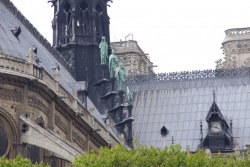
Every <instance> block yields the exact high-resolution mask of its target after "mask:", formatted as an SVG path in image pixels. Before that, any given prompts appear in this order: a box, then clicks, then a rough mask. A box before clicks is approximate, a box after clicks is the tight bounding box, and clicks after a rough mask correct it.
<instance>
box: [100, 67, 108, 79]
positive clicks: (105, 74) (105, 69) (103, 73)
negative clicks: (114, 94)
mask: <svg viewBox="0 0 250 167" xmlns="http://www.w3.org/2000/svg"><path fill="white" fill-rule="evenodd" d="M103 78H109V67H108V65H107V64H101V79H103Z"/></svg>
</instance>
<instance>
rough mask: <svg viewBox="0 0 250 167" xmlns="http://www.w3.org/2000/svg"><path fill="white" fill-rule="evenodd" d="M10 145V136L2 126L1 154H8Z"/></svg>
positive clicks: (0, 132) (0, 138)
mask: <svg viewBox="0 0 250 167" xmlns="http://www.w3.org/2000/svg"><path fill="white" fill-rule="evenodd" d="M8 146H9V142H8V136H7V134H6V133H5V131H4V130H3V129H2V128H1V127H0V156H4V155H6V153H7V150H8Z"/></svg>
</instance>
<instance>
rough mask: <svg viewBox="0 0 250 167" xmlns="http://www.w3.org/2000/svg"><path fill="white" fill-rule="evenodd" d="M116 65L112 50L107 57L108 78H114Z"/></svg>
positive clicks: (116, 61) (116, 59)
mask: <svg viewBox="0 0 250 167" xmlns="http://www.w3.org/2000/svg"><path fill="white" fill-rule="evenodd" d="M117 63H118V58H117V56H116V55H115V51H114V50H113V49H112V53H111V55H110V56H109V76H110V78H113V77H115V72H116V71H115V70H116V65H117Z"/></svg>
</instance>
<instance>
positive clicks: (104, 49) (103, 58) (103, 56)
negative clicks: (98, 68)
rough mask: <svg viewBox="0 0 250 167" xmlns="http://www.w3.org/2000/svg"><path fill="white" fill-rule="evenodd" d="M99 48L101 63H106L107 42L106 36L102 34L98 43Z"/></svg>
mask: <svg viewBox="0 0 250 167" xmlns="http://www.w3.org/2000/svg"><path fill="white" fill-rule="evenodd" d="M99 48H100V57H101V64H107V59H108V44H107V42H106V38H105V37H104V36H103V37H102V41H101V43H100V44H99Z"/></svg>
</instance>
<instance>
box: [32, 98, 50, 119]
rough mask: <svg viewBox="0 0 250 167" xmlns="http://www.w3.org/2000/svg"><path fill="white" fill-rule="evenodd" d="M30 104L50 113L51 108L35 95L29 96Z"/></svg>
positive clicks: (45, 112) (46, 113)
mask: <svg viewBox="0 0 250 167" xmlns="http://www.w3.org/2000/svg"><path fill="white" fill-rule="evenodd" d="M28 105H29V106H30V107H34V108H36V109H38V110H40V111H42V112H43V113H44V114H45V115H48V114H49V108H48V107H47V106H46V105H45V104H44V103H43V102H42V101H40V100H39V99H37V98H36V97H35V96H28Z"/></svg>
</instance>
